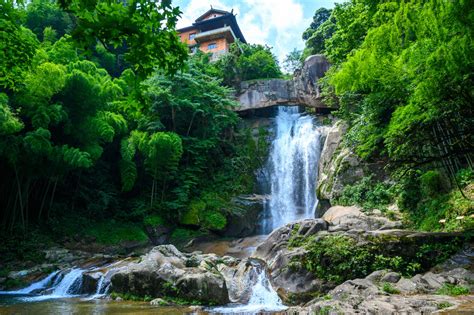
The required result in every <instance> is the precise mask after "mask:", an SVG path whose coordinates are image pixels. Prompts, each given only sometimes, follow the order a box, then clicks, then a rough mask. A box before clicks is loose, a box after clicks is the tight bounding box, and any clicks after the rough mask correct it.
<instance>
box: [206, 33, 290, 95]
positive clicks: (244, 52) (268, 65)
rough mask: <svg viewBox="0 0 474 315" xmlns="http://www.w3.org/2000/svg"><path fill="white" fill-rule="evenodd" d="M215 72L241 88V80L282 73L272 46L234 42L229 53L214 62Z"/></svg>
mask: <svg viewBox="0 0 474 315" xmlns="http://www.w3.org/2000/svg"><path fill="white" fill-rule="evenodd" d="M214 67H215V73H216V74H217V76H219V77H221V78H223V82H224V84H225V85H227V86H231V87H234V88H237V89H238V88H240V82H241V81H246V80H254V79H266V78H279V77H281V75H282V73H281V70H280V67H279V65H278V59H277V58H276V56H275V55H274V54H273V53H272V51H271V48H270V47H268V46H263V45H250V44H243V43H239V42H237V43H234V44H232V45H231V47H230V50H229V53H228V54H225V55H224V56H222V57H221V58H220V59H219V60H217V61H216V62H215V64H214Z"/></svg>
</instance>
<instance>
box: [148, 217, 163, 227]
mask: <svg viewBox="0 0 474 315" xmlns="http://www.w3.org/2000/svg"><path fill="white" fill-rule="evenodd" d="M143 224H144V225H149V226H160V225H165V224H166V221H165V220H163V218H162V217H160V216H157V215H149V216H146V217H145V218H144V219H143Z"/></svg>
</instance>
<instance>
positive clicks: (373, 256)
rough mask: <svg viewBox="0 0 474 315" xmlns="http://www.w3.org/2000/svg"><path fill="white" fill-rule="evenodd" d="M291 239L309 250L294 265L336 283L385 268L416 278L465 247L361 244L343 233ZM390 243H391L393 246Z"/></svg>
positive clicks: (383, 242)
mask: <svg viewBox="0 0 474 315" xmlns="http://www.w3.org/2000/svg"><path fill="white" fill-rule="evenodd" d="M294 237H295V236H294V235H293V236H292V238H291V239H293V238H294ZM291 239H290V243H291V244H292V246H293V247H294V246H296V247H298V246H303V247H304V248H305V249H306V250H307V251H308V253H307V254H306V255H305V256H304V257H301V258H298V259H299V260H297V261H295V260H294V261H293V262H292V263H293V264H296V263H301V264H302V265H303V266H304V267H305V268H306V269H307V270H309V271H311V272H312V273H314V274H315V276H316V277H318V278H320V279H323V280H327V281H331V282H334V283H336V284H339V283H342V282H344V281H346V280H349V279H355V278H363V277H365V276H367V275H369V274H370V273H371V272H373V271H375V270H383V269H391V270H393V271H396V272H400V273H402V274H403V275H406V276H413V275H414V274H416V273H420V272H422V271H424V270H427V269H429V268H431V267H433V266H435V265H436V264H439V263H441V262H443V261H445V260H446V259H448V258H449V257H450V256H451V255H453V254H454V253H455V252H456V251H458V250H459V249H460V248H461V246H462V242H461V241H458V242H456V241H454V242H450V243H435V242H428V243H424V244H412V243H411V244H409V245H407V244H406V243H404V242H411V241H410V240H403V239H400V240H393V242H391V241H390V240H384V239H373V240H369V239H367V242H360V243H358V241H356V240H355V239H354V238H352V237H349V236H345V235H340V234H336V235H325V236H322V237H319V238H314V237H310V238H306V239H299V240H297V241H296V242H295V240H291ZM387 242H389V243H390V242H391V243H390V245H389V244H388V243H387ZM404 246H410V248H411V249H410V250H407V248H406V247H404ZM396 248H404V250H396ZM394 249H395V250H394Z"/></svg>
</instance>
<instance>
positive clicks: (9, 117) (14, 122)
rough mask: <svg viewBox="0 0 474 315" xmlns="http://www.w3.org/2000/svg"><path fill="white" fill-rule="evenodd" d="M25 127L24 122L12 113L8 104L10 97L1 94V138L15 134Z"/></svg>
mask: <svg viewBox="0 0 474 315" xmlns="http://www.w3.org/2000/svg"><path fill="white" fill-rule="evenodd" d="M23 127H24V125H23V122H22V121H20V120H19V119H18V117H17V116H16V115H15V113H13V112H12V109H11V107H10V106H9V104H8V96H7V95H6V94H4V93H0V136H7V135H10V134H14V133H16V132H18V131H20V130H21V129H23Z"/></svg>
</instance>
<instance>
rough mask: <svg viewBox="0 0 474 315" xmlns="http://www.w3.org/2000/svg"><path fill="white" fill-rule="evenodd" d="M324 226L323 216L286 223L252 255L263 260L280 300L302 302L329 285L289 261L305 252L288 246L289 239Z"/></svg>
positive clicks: (314, 231) (303, 235) (324, 228)
mask: <svg viewBox="0 0 474 315" xmlns="http://www.w3.org/2000/svg"><path fill="white" fill-rule="evenodd" d="M327 228H328V224H327V222H326V221H324V220H323V219H305V220H300V221H297V222H294V223H290V224H287V225H285V226H283V227H281V228H279V229H276V230H274V231H273V232H272V233H271V234H270V235H269V236H268V238H267V239H266V240H265V241H264V242H263V243H262V244H260V245H259V246H258V247H257V249H256V250H255V253H254V254H253V256H254V257H257V258H259V259H262V260H263V261H265V262H266V263H267V266H268V269H269V274H270V278H271V283H272V285H273V288H274V289H275V290H276V291H277V293H278V295H279V296H280V298H282V300H283V301H284V302H287V303H300V302H304V301H306V300H309V298H310V297H311V295H310V294H311V293H313V292H321V291H325V290H326V291H327V290H328V289H329V288H330V287H327V286H326V284H325V283H324V282H323V281H321V280H319V279H317V278H316V277H315V276H314V275H313V274H312V273H311V272H309V271H308V270H306V269H305V268H304V267H303V266H301V265H298V264H293V262H294V261H298V260H300V259H301V258H302V257H303V256H304V255H305V254H306V251H305V250H304V249H303V248H295V249H293V248H289V247H290V246H289V242H290V240H291V238H292V237H294V236H295V235H299V236H301V237H303V238H305V237H306V238H307V237H310V236H311V235H315V234H317V233H318V232H321V231H326V230H327Z"/></svg>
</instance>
